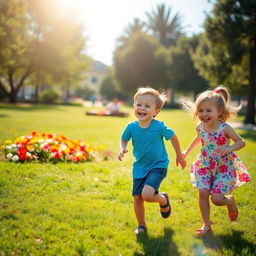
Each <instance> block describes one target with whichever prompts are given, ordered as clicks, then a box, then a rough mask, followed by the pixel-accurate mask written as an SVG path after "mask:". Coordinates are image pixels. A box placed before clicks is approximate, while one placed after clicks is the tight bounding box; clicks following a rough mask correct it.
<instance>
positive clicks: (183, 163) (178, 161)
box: [176, 154, 186, 170]
mask: <svg viewBox="0 0 256 256" xmlns="http://www.w3.org/2000/svg"><path fill="white" fill-rule="evenodd" d="M179 164H180V166H181V168H182V170H183V169H184V168H185V167H186V160H185V158H184V156H183V154H182V155H181V156H177V157H176V166H178V165H179Z"/></svg>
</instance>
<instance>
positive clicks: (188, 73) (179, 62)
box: [170, 36, 208, 95]
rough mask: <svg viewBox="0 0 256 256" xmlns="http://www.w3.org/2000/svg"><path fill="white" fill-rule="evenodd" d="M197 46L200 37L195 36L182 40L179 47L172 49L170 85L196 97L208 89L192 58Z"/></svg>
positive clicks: (178, 44) (179, 41) (178, 43)
mask: <svg viewBox="0 0 256 256" xmlns="http://www.w3.org/2000/svg"><path fill="white" fill-rule="evenodd" d="M197 46H198V37H196V36H194V37H192V38H187V37H183V38H180V39H179V40H178V42H177V46H175V47H171V48H170V56H171V63H170V76H171V82H170V84H171V87H172V88H174V89H175V90H177V91H181V92H186V91H192V92H194V94H195V95H196V94H198V93H199V92H202V91H203V90H205V89H207V87H208V82H207V81H206V80H205V79H203V78H202V77H201V76H200V75H199V73H198V70H197V69H196V68H195V66H194V62H193V60H192V57H191V55H192V54H193V51H194V50H195V49H196V48H197Z"/></svg>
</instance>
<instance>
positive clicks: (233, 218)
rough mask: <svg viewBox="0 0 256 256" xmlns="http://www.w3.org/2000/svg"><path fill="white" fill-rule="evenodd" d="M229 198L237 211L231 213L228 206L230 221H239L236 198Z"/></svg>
mask: <svg viewBox="0 0 256 256" xmlns="http://www.w3.org/2000/svg"><path fill="white" fill-rule="evenodd" d="M229 198H230V199H232V201H233V204H234V206H235V208H236V209H235V211H231V210H230V207H229V205H227V207H228V217H229V220H230V221H235V220H236V219H237V217H238V209H237V207H236V203H235V198H234V196H231V195H230V196H229Z"/></svg>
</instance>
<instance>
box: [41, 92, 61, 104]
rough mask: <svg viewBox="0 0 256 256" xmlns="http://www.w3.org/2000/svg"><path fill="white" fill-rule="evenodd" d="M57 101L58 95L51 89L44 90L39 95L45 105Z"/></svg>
mask: <svg viewBox="0 0 256 256" xmlns="http://www.w3.org/2000/svg"><path fill="white" fill-rule="evenodd" d="M58 99H59V94H58V93H57V92H56V91H55V90H53V89H48V90H45V91H44V92H43V93H42V94H41V100H42V102H44V103H47V104H52V103H56V102H57V100H58Z"/></svg>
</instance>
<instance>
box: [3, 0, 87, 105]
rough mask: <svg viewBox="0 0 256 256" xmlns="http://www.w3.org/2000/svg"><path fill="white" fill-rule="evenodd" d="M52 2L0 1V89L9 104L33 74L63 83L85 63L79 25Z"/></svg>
mask: <svg viewBox="0 0 256 256" xmlns="http://www.w3.org/2000/svg"><path fill="white" fill-rule="evenodd" d="M54 2H55V1H49V0H45V1H43V0H37V1H36V0H25V1H21V0H10V1H4V0H1V1H0V12H1V16H0V58H1V63H0V79H1V80H0V87H1V89H2V90H3V91H4V93H5V94H6V95H7V96H8V97H9V101H10V102H12V103H14V102H16V96H17V93H18V92H19V90H20V88H21V87H22V86H23V85H24V82H25V80H26V79H27V78H28V77H30V76H31V75H32V74H34V73H36V72H40V73H41V74H42V73H47V74H49V73H51V72H52V74H55V75H56V74H59V75H58V79H59V80H62V79H63V78H64V77H66V76H69V77H70V76H71V74H75V72H74V71H73V70H74V69H75V70H77V68H79V67H81V65H82V66H83V67H85V64H86V63H87V62H88V60H87V58H86V56H85V54H84V53H83V50H84V47H85V38H84V37H83V36H82V29H81V27H80V25H79V24H78V23H77V21H76V20H75V19H74V17H70V16H68V15H66V14H65V13H61V12H60V10H58V9H57V7H56V6H55V5H54ZM55 7H56V8H55Z"/></svg>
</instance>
